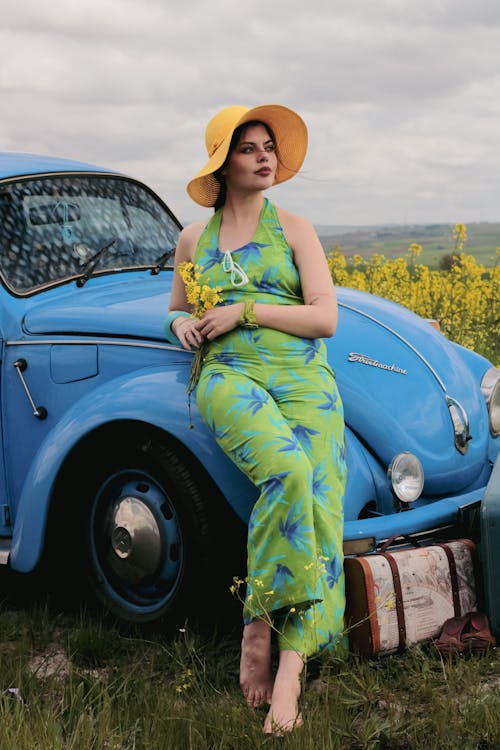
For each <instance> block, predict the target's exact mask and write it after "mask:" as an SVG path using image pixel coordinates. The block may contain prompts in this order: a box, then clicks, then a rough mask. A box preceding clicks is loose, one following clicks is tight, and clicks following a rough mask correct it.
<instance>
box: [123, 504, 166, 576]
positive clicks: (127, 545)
mask: <svg viewBox="0 0 500 750" xmlns="http://www.w3.org/2000/svg"><path fill="white" fill-rule="evenodd" d="M110 539H111V548H112V550H113V556H112V560H110V563H111V565H112V568H113V570H114V571H115V573H117V574H118V575H119V576H120V577H121V578H123V579H124V580H126V581H129V582H130V583H137V582H138V581H141V580H143V579H144V578H146V577H148V576H153V575H154V574H155V573H156V572H157V570H158V568H159V566H160V563H161V560H162V557H163V553H164V544H163V540H162V535H161V532H160V527H159V524H158V522H157V520H156V518H155V515H154V514H153V512H152V510H151V509H150V508H149V507H148V505H147V504H146V503H145V502H144V501H143V500H141V499H140V498H138V497H134V496H131V495H129V496H126V497H121V498H119V499H118V500H117V502H116V503H115V505H114V507H113V509H112V512H111V526H110Z"/></svg>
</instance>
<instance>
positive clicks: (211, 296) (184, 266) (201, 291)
mask: <svg viewBox="0 0 500 750" xmlns="http://www.w3.org/2000/svg"><path fill="white" fill-rule="evenodd" d="M179 275H180V277H181V279H182V281H183V282H184V286H185V287H186V297H187V301H188V302H189V304H190V305H193V315H194V316H195V318H201V316H202V315H203V313H204V312H206V311H207V310H212V309H213V308H214V307H215V306H216V305H218V304H219V302H222V297H221V295H220V292H221V291H222V287H220V286H214V287H211V286H209V285H208V284H200V276H201V272H200V267H199V266H198V265H197V264H196V265H195V264H194V263H191V261H185V262H184V263H180V264H179Z"/></svg>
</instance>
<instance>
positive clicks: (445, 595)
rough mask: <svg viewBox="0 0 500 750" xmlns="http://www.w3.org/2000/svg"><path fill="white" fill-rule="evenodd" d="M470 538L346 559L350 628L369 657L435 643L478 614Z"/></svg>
mask: <svg viewBox="0 0 500 750" xmlns="http://www.w3.org/2000/svg"><path fill="white" fill-rule="evenodd" d="M474 548H475V545H474V543H473V542H471V541H470V540H468V539H459V540H456V541H453V542H448V543H447V544H434V545H432V546H419V547H411V548H404V549H397V550H394V551H381V552H377V553H374V554H370V555H364V556H361V557H346V559H345V577H346V626H347V628H348V635H349V641H350V644H351V647H353V648H354V650H356V651H358V652H360V653H361V654H363V655H364V656H378V655H379V654H380V655H382V654H391V653H394V652H396V651H399V650H402V649H403V648H405V646H408V645H410V644H412V643H419V642H422V641H426V640H429V639H431V638H435V637H437V636H438V635H439V633H440V631H441V628H442V625H443V623H444V622H445V620H448V619H449V618H450V617H458V616H459V615H462V614H465V613H466V612H472V611H475V610H476V609H477V604H476V590H475V577H474V562H473V552H474Z"/></svg>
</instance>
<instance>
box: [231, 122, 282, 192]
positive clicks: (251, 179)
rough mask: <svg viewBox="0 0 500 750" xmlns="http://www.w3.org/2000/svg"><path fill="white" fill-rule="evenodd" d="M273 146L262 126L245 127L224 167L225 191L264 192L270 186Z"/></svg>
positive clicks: (274, 166) (274, 159) (274, 162)
mask: <svg viewBox="0 0 500 750" xmlns="http://www.w3.org/2000/svg"><path fill="white" fill-rule="evenodd" d="M277 165H278V160H277V156H276V146H275V144H274V141H273V139H272V137H271V136H270V134H269V132H268V130H267V128H266V127H265V126H264V125H249V126H248V128H246V129H245V130H243V132H242V133H241V136H240V139H239V141H238V143H237V144H236V146H235V148H234V149H233V151H232V152H231V154H230V156H229V159H228V162H227V164H226V167H225V178H226V185H227V188H228V190H239V191H255V190H265V189H266V188H269V187H271V185H272V184H273V183H274V178H275V175H276V167H277Z"/></svg>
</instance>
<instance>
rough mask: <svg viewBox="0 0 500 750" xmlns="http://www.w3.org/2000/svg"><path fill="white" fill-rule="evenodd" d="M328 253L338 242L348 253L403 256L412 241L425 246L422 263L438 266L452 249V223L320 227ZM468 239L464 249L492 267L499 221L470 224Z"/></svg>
mask: <svg viewBox="0 0 500 750" xmlns="http://www.w3.org/2000/svg"><path fill="white" fill-rule="evenodd" d="M317 230H318V234H319V237H320V240H321V243H322V245H323V247H324V249H325V251H326V252H328V251H329V250H331V248H332V247H333V246H334V245H339V246H340V249H341V251H342V252H343V253H344V255H346V256H348V257H349V256H352V255H354V254H355V253H360V254H361V255H363V256H365V257H367V258H368V257H370V256H371V255H373V253H381V254H383V255H385V256H387V257H389V258H393V257H398V256H401V255H404V254H405V253H406V251H407V250H408V247H409V246H410V244H411V243H412V242H416V243H417V244H419V245H422V255H421V256H420V257H419V262H420V263H424V264H426V265H428V266H431V267H434V268H435V267H437V266H438V265H439V261H440V259H441V258H442V257H443V256H444V255H447V254H450V253H452V252H453V249H454V241H453V225H452V224H429V225H424V224H416V225H414V226H386V227H356V228H355V227H346V228H340V227H339V228H334V227H331V228H329V227H325V226H319V227H317ZM467 230H468V238H467V242H466V244H465V247H464V252H466V253H468V254H469V255H473V256H474V257H475V258H476V261H477V262H478V263H482V264H483V265H485V266H492V265H493V264H494V263H495V257H496V256H495V251H496V249H497V248H498V247H500V223H498V224H495V223H486V222H484V223H478V224H468V225H467Z"/></svg>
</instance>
